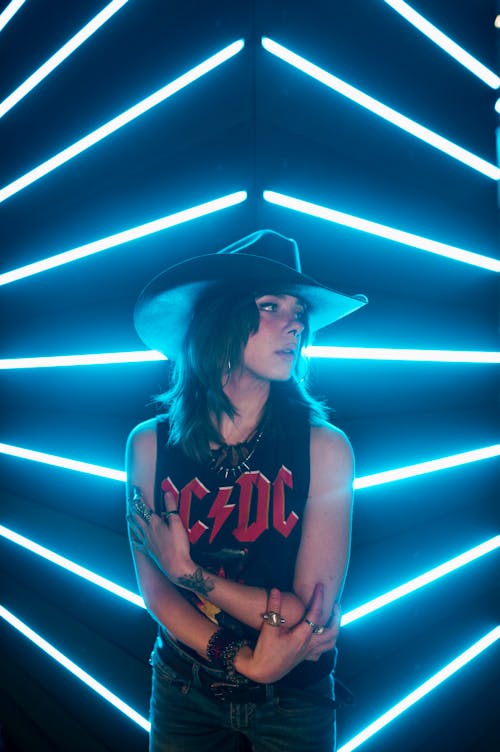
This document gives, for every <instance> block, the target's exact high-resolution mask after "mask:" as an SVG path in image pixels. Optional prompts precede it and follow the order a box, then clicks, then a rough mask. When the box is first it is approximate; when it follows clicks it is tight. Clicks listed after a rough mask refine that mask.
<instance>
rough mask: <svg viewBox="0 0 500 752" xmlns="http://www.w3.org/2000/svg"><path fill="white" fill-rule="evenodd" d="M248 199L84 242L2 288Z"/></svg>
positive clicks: (17, 274)
mask: <svg viewBox="0 0 500 752" xmlns="http://www.w3.org/2000/svg"><path fill="white" fill-rule="evenodd" d="M246 198H247V194H246V191H237V192H236V193H230V194H228V195H227V196H221V197H220V198H216V199H213V200H212V201H207V202H205V203H204V204H198V205H197V206H192V207H191V208H189V209H183V210H182V211H179V212H176V213H175V214H169V215H167V216H165V217H160V219H154V220H153V221H152V222H146V223H145V224H143V225H138V226H137V227H131V228H129V229H128V230H123V231H122V232H117V233H115V234H114V235H108V236H107V237H105V238H100V239H99V240H93V241H92V242H91V243H85V245H80V246H78V247H77V248H72V249H71V250H70V251H64V252H63V253H57V254H56V255H55V256H49V258H46V259H42V260H41V261H35V262H34V263H32V264H27V265H26V266H20V267H18V268H17V269H12V270H11V271H9V272H4V273H3V274H0V285H8V284H10V283H11V282H16V281H17V280H19V279H24V278H25V277H31V276H33V275H34V274H40V272H44V271H47V269H53V268H54V267H57V266H62V265H63V264H69V263H70V262H71V261H77V260H78V259H81V258H84V257H86V256H91V255H92V254H94V253H100V252H101V251H106V250H108V248H114V247H116V246H117V245H123V244H124V243H130V241H132V240H137V238H143V237H145V236H146V235H152V234H153V233H155V232H160V230H166V229H167V228H169V227H175V226H176V225H180V224H183V223H184V222H191V221H192V220H193V219H198V218H199V217H204V216H205V215H207V214H212V213H213V212H217V211H221V210H222V209H227V208H228V207H230V206H235V205H236V204H240V203H241V202H242V201H245V200H246ZM116 362H119V361H116Z"/></svg>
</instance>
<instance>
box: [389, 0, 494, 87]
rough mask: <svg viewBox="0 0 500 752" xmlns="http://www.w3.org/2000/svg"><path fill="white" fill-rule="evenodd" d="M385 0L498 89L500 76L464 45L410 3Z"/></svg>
mask: <svg viewBox="0 0 500 752" xmlns="http://www.w3.org/2000/svg"><path fill="white" fill-rule="evenodd" d="M384 2H385V3H387V5H390V6H391V8H393V10H395V11H396V12H397V13H399V15H400V16H403V18H405V19H406V20H407V21H408V22H409V23H411V24H412V26H414V27H415V28H416V29H418V30H419V31H421V32H422V34H425V36H426V37H427V38H428V39H430V40H431V41H432V42H434V43H435V44H437V45H438V47H441V49H442V50H444V51H445V52H446V53H448V55H451V57H453V58H454V59H455V60H456V61H457V63H460V65H463V66H464V68H467V70H469V71H470V72H471V73H473V74H474V75H475V76H477V77H478V78H480V79H481V81H483V82H484V83H485V84H487V85H488V86H490V87H491V88H492V89H498V87H499V86H500V78H499V77H498V76H497V75H496V74H495V73H493V71H491V70H490V69H489V68H487V67H486V66H485V65H483V64H482V63H480V62H479V60H477V59H476V58H475V57H473V56H472V55H471V54H470V53H469V52H467V51H466V50H464V48H463V47H460V45H458V44H457V43H456V42H454V41H453V40H452V39H450V37H448V36H446V34H443V32H442V31H440V30H439V29H438V28H437V27H436V26H434V25H433V24H431V23H430V21H427V19H426V18H424V17H423V16H421V15H420V13H417V11H416V10H414V9H413V8H412V7H410V6H409V5H408V3H405V2H403V0H384Z"/></svg>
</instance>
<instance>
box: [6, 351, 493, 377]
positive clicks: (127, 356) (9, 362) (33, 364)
mask: <svg viewBox="0 0 500 752" xmlns="http://www.w3.org/2000/svg"><path fill="white" fill-rule="evenodd" d="M304 354H305V355H307V356H308V357H310V358H326V359H333V360H381V361H403V362H422V363H471V364H474V363H481V364H498V363H500V352H488V351H485V352H481V351H476V350H404V349H403V350H400V349H399V350H398V349H393V348H390V347H334V346H330V345H310V346H309V347H306V348H305V349H304ZM160 360H167V358H166V357H165V355H163V354H162V353H160V352H158V351H157V350H138V351H135V352H116V353H95V354H88V355H51V356H47V357H44V356H40V357H34V358H4V359H3V360H2V359H0V371H7V370H14V369H19V368H62V367H71V366H102V365H114V364H121V363H153V362H157V361H160Z"/></svg>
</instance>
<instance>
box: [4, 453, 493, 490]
mask: <svg viewBox="0 0 500 752" xmlns="http://www.w3.org/2000/svg"><path fill="white" fill-rule="evenodd" d="M0 454H6V455H8V456H10V457H18V458H20V459H25V460H32V461H34V462H41V463H43V464H46V465H53V466H54V467H62V468H66V469H67V470H75V471H76V472H79V473H88V474H89V475H97V476H99V477H101V478H109V479H110V480H118V481H122V482H123V483H125V481H126V474H125V472H123V471H122V470H113V468H110V467H103V466H102V465H93V464H91V463H88V462H80V461H79V460H72V459H69V458H67V457H58V456H57V455H54V454H46V453H45V452H38V451H34V450H32V449H25V448H23V447H17V446H12V445H11V444H2V443H0ZM498 456H500V444H493V445H492V446H487V447H483V448H481V449H473V450H471V451H468V452H461V453H460V454H452V455H449V456H448V457H440V458H439V459H435V460H427V461H426V462H419V463H417V464H415V465H406V466H405V467H398V468H396V469H395V470H384V471H382V472H380V473H374V474H373V475H364V476H362V477H359V478H356V479H355V481H354V485H353V487H354V489H356V490H362V489H363V488H372V487H373V486H381V485H383V484H384V483H394V482H395V481H398V480H404V479H406V478H414V477H416V476H418V475H427V474H428V473H434V472H436V471H438V470H447V469H448V468H451V467H459V466H460V465H467V464H469V463H471V462H479V461H480V460H487V459H491V458H493V457H498Z"/></svg>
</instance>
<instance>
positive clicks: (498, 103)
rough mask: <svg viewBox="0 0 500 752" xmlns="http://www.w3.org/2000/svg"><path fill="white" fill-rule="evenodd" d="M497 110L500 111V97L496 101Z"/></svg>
mask: <svg viewBox="0 0 500 752" xmlns="http://www.w3.org/2000/svg"><path fill="white" fill-rule="evenodd" d="M495 111H496V112H499V113H500V99H497V101H496V102H495Z"/></svg>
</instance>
